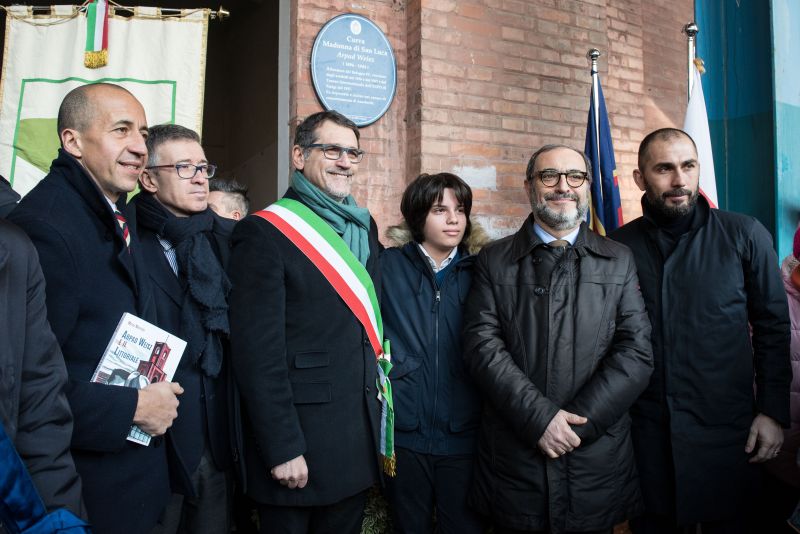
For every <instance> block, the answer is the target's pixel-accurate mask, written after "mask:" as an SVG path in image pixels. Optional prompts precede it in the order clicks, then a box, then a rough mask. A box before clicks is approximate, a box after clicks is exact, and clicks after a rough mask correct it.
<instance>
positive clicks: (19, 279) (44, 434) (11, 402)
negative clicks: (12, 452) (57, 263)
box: [0, 219, 85, 515]
mask: <svg viewBox="0 0 800 534" xmlns="http://www.w3.org/2000/svg"><path fill="white" fill-rule="evenodd" d="M0 339H2V342H0V423H2V425H3V428H5V431H6V434H8V436H9V438H11V442H12V443H13V444H14V447H15V448H16V449H17V452H18V453H19V455H20V457H21V458H22V460H23V461H24V462H25V466H26V467H27V468H28V472H29V473H30V475H31V478H32V479H33V483H34V485H35V486H36V489H37V490H38V492H39V495H40V496H41V497H42V501H43V502H44V504H45V506H46V507H47V509H48V510H49V511H52V510H54V509H56V508H67V509H68V510H70V511H71V512H72V513H74V514H76V515H85V511H84V510H83V504H82V502H83V499H82V497H81V481H80V479H79V478H78V473H77V471H76V470H75V463H74V462H73V461H72V455H71V454H70V452H69V442H70V438H71V437H72V414H71V413H70V410H69V404H68V403H67V397H66V395H65V394H64V387H65V386H66V384H67V370H66V368H65V367H64V358H63V357H62V356H61V349H59V347H58V342H57V341H56V337H55V336H54V335H53V331H52V330H51V329H50V325H49V324H48V323H47V310H46V309H45V295H44V277H43V276H42V269H41V267H39V259H38V256H37V255H36V249H35V248H34V247H33V244H32V243H31V242H30V239H28V237H27V236H26V235H25V234H24V233H23V232H22V230H20V229H19V228H17V227H16V226H14V225H13V224H11V223H8V222H6V221H4V220H2V219H0Z"/></svg>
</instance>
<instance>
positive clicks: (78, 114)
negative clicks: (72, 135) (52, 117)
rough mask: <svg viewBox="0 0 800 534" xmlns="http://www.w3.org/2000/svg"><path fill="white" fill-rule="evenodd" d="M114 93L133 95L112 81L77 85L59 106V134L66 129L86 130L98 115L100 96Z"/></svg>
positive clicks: (57, 125)
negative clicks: (97, 103)
mask: <svg viewBox="0 0 800 534" xmlns="http://www.w3.org/2000/svg"><path fill="white" fill-rule="evenodd" d="M114 93H125V94H128V95H130V96H133V95H132V94H131V92H130V91H128V90H127V89H125V88H124V87H120V86H119V85H114V84H112V83H93V84H88V85H81V86H80V87H76V88H75V89H73V90H72V91H70V92H69V93H67V96H65V97H64V100H62V101H61V106H60V107H59V108H58V122H57V124H56V128H57V130H58V136H59V137H61V133H62V132H63V131H64V130H66V129H71V130H77V131H79V132H84V131H86V129H87V128H88V127H89V125H90V124H92V122H93V121H94V120H95V118H96V116H97V105H96V102H97V101H98V98H101V97H103V96H108V95H111V94H114Z"/></svg>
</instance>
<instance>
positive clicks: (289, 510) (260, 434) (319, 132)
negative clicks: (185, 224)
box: [229, 111, 380, 533]
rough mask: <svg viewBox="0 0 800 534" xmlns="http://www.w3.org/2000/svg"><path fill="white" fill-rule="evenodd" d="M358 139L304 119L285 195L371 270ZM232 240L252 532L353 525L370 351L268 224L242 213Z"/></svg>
mask: <svg viewBox="0 0 800 534" xmlns="http://www.w3.org/2000/svg"><path fill="white" fill-rule="evenodd" d="M358 136H359V132H358V128H357V127H356V126H355V124H353V123H352V122H351V121H350V120H349V119H347V118H345V117H344V116H342V115H340V114H339V113H336V112H333V111H327V112H322V113H317V114H314V115H311V116H309V117H308V118H307V119H306V120H305V121H304V122H303V123H302V124H300V125H299V126H298V128H297V133H296V136H295V144H294V147H293V149H292V163H293V165H294V167H295V169H296V171H295V173H294V175H293V177H292V187H291V188H290V189H289V190H288V191H287V193H286V196H285V197H284V198H288V199H293V200H294V201H297V202H299V203H300V204H302V205H303V206H306V207H308V208H310V209H311V210H312V211H313V212H314V213H315V214H317V215H318V216H319V217H321V218H323V221H320V224H323V225H329V226H330V227H331V228H333V230H334V231H335V232H336V233H337V234H339V235H338V236H334V237H335V238H336V239H340V241H341V240H343V241H344V243H341V245H346V246H347V247H348V249H349V250H350V251H351V252H352V253H353V255H355V256H356V258H357V260H355V261H359V262H361V264H362V265H363V266H364V267H366V271H367V272H368V273H369V275H371V276H372V277H373V279H374V278H375V277H376V275H377V273H378V248H379V245H378V239H377V228H376V226H375V222H374V221H373V220H372V218H371V217H370V216H369V212H368V211H367V210H366V209H365V208H359V207H358V206H356V205H355V201H354V200H353V198H352V197H351V196H350V188H351V185H352V182H353V178H354V176H355V173H356V170H357V169H358V163H359V162H360V161H361V157H362V156H363V152H362V151H361V150H360V149H359V148H358ZM260 213H263V212H260ZM342 235H343V236H344V237H342V238H340V237H339V236H342ZM232 243H233V250H232V255H231V262H230V268H229V273H230V277H231V282H232V283H233V289H232V292H231V298H230V317H231V347H232V352H231V354H232V361H233V367H234V371H235V375H236V381H237V383H238V385H239V389H240V392H241V396H242V405H243V410H244V411H245V415H244V434H245V435H244V437H245V442H244V444H245V450H244V456H245V459H246V466H247V491H248V495H250V496H251V497H252V498H253V499H254V500H255V501H256V502H258V503H259V513H260V517H261V528H262V531H265V532H286V533H304V532H337V533H358V532H360V529H361V520H362V516H363V510H364V505H365V499H366V490H367V489H368V488H369V487H370V486H372V485H373V484H375V483H376V482H377V481H378V479H379V457H378V454H377V451H378V430H379V426H378V425H379V411H380V403H379V401H378V399H377V391H376V387H375V382H376V377H377V369H376V367H377V366H376V361H375V353H374V352H373V350H372V348H371V347H370V342H369V340H368V338H367V336H366V334H365V330H364V328H362V326H361V323H359V321H358V320H357V319H356V317H355V315H354V314H353V312H352V311H351V309H350V308H348V306H347V305H346V304H345V301H344V300H342V298H341V297H340V296H339V294H338V293H337V292H336V291H335V290H334V289H333V287H332V285H331V284H330V283H329V282H328V280H327V279H326V278H325V277H324V276H323V275H322V273H321V272H320V270H319V269H318V268H317V267H316V266H315V265H314V264H312V263H311V261H310V260H309V258H308V257H307V256H306V255H305V254H304V253H303V252H302V251H301V250H300V249H299V248H298V247H297V246H295V244H294V243H293V242H292V241H290V240H289V238H288V237H287V235H286V234H284V233H283V232H282V231H279V230H278V227H277V226H274V225H273V224H272V223H270V222H268V221H267V220H264V219H263V218H261V217H260V216H258V215H257V214H255V215H251V216H248V217H246V218H245V219H243V220H242V221H240V222H239V223H238V224H237V225H236V228H235V229H234V232H233V238H232ZM375 285H376V286H378V283H377V280H376V282H375Z"/></svg>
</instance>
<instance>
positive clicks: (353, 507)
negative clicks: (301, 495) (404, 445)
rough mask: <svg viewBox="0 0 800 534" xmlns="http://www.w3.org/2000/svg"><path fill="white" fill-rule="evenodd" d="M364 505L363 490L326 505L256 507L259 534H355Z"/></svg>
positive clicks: (365, 491) (365, 496)
mask: <svg viewBox="0 0 800 534" xmlns="http://www.w3.org/2000/svg"><path fill="white" fill-rule="evenodd" d="M297 491H302V490H297ZM366 504H367V490H364V491H362V492H361V493H356V494H355V495H353V496H352V497H347V498H346V499H343V500H341V501H339V502H337V503H334V504H329V505H327V506H271V505H268V504H259V505H258V516H259V519H260V522H261V530H260V532H262V533H264V534H359V533H360V532H361V523H362V522H363V520H364V507H365V506H366Z"/></svg>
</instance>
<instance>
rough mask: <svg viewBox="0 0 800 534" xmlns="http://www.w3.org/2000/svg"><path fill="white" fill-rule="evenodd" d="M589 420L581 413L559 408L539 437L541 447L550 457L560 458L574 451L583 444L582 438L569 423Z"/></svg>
mask: <svg viewBox="0 0 800 534" xmlns="http://www.w3.org/2000/svg"><path fill="white" fill-rule="evenodd" d="M587 421H588V419H586V418H585V417H581V416H580V415H575V414H574V413H569V412H567V411H564V410H558V413H557V414H556V415H555V417H553V418H552V419H551V420H550V423H549V424H548V425H547V428H546V429H545V431H544V434H542V437H541V438H539V449H541V451H542V452H543V453H545V454H546V455H547V456H549V457H550V458H558V457H559V456H563V455H564V454H566V453H568V452H572V450H573V449H575V448H577V447H578V446H579V445H580V444H581V438H579V437H578V435H577V434H576V433H575V432H573V431H572V429H571V428H570V427H569V425H585V424H586V422H587Z"/></svg>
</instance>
